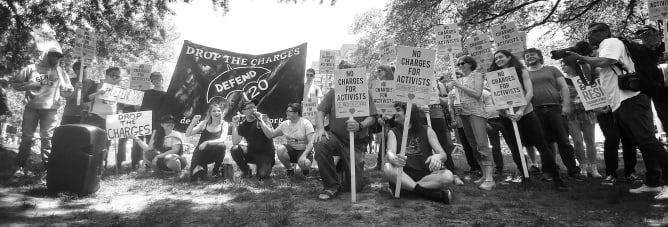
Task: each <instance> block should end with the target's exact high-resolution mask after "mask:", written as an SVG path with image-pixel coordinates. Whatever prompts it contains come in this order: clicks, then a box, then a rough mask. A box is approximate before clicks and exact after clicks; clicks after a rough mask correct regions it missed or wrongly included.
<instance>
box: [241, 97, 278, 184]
mask: <svg viewBox="0 0 668 227" xmlns="http://www.w3.org/2000/svg"><path fill="white" fill-rule="evenodd" d="M257 103H258V101H257V100H255V99H254V100H250V101H245V102H244V103H243V104H242V106H241V113H242V114H243V115H236V116H234V117H232V144H233V146H232V149H230V154H231V155H232V159H234V162H236V163H237V166H239V169H240V170H241V172H242V175H241V177H242V178H250V177H251V176H252V172H251V169H250V167H249V166H248V163H251V164H255V166H256V168H255V169H256V170H255V171H256V174H257V175H256V176H257V179H258V180H265V179H268V178H269V177H270V175H271V168H272V167H274V162H275V161H274V156H275V154H276V148H275V147H274V142H273V141H272V140H271V138H273V137H272V134H273V129H272V128H271V126H270V125H271V123H270V122H269V118H268V117H267V115H264V114H261V113H260V112H257ZM242 138H243V139H246V142H247V143H248V146H242V145H240V144H239V143H241V139H242Z"/></svg>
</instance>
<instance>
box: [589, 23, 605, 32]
mask: <svg viewBox="0 0 668 227" xmlns="http://www.w3.org/2000/svg"><path fill="white" fill-rule="evenodd" d="M596 26H601V27H603V28H604V29H605V30H607V31H608V32H609V31H610V26H608V24H606V23H602V22H594V23H591V24H589V27H588V28H593V27H596Z"/></svg>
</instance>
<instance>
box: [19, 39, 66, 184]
mask: <svg viewBox="0 0 668 227" xmlns="http://www.w3.org/2000/svg"><path fill="white" fill-rule="evenodd" d="M62 58H63V53H62V51H61V50H60V47H51V48H49V49H47V50H46V51H44V52H43V53H42V54H41V56H40V57H39V59H37V61H36V63H35V64H32V65H29V66H26V67H25V68H23V69H21V71H20V72H19V73H18V74H17V75H16V76H15V77H14V78H12V79H11V80H10V83H11V84H12V87H13V88H14V89H15V90H17V91H25V100H24V101H25V102H24V103H26V106H25V110H24V111H23V123H22V124H21V132H22V135H21V144H20V145H19V153H18V155H17V157H16V165H17V166H18V167H19V169H18V170H17V171H16V173H17V174H22V173H24V172H26V171H25V170H24V169H23V168H24V167H25V165H26V162H27V161H28V157H30V147H32V144H33V142H34V136H35V130H36V129H37V125H39V134H40V140H41V145H42V147H41V150H40V151H41V155H42V162H43V163H44V165H45V166H46V165H47V164H48V158H49V154H50V153H51V137H52V136H53V130H54V129H55V128H56V120H57V118H56V115H57V112H58V108H60V105H61V97H69V96H71V95H72V93H73V91H74V89H73V88H72V85H71V84H70V81H69V80H68V77H67V74H66V73H65V71H64V70H63V69H62V68H61V67H60V60H61V59H62Z"/></svg>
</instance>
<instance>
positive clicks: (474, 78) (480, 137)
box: [452, 56, 496, 190]
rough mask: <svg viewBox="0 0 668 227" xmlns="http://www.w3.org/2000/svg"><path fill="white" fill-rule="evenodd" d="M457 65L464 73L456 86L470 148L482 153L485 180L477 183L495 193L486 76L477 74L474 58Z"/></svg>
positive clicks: (468, 57)
mask: <svg viewBox="0 0 668 227" xmlns="http://www.w3.org/2000/svg"><path fill="white" fill-rule="evenodd" d="M457 66H458V67H459V70H460V71H461V72H462V73H463V74H464V75H463V76H462V77H461V78H459V79H457V80H455V81H453V82H452V85H453V86H454V87H456V88H457V89H456V90H457V91H458V93H459V94H458V96H459V97H460V99H461V105H460V108H461V109H460V110H459V111H458V112H459V113H460V117H461V119H462V125H463V126H464V134H465V136H466V140H467V141H468V143H469V145H471V147H472V148H474V149H475V150H476V152H478V154H479V155H478V157H479V159H480V165H481V167H482V177H481V178H480V179H479V180H477V181H475V183H476V184H480V189H483V190H492V189H493V188H494V186H495V185H496V183H495V182H494V178H492V175H493V173H494V165H493V157H492V150H491V149H490V148H489V142H488V140H487V113H486V112H485V105H484V103H483V99H482V88H483V82H484V80H485V79H484V78H483V74H481V73H477V72H473V70H475V69H476V68H477V67H478V63H477V62H476V61H475V60H474V59H473V57H471V56H464V57H462V58H460V59H459V61H458V63H457Z"/></svg>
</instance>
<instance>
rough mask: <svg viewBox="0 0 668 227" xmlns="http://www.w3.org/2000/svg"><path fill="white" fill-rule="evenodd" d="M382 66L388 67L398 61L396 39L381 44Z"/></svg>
mask: <svg viewBox="0 0 668 227" xmlns="http://www.w3.org/2000/svg"><path fill="white" fill-rule="evenodd" d="M378 46H379V49H380V50H379V52H380V64H383V65H387V64H390V63H391V62H393V61H395V60H397V50H396V48H395V43H394V38H389V39H386V40H383V41H381V42H380V45H378Z"/></svg>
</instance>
